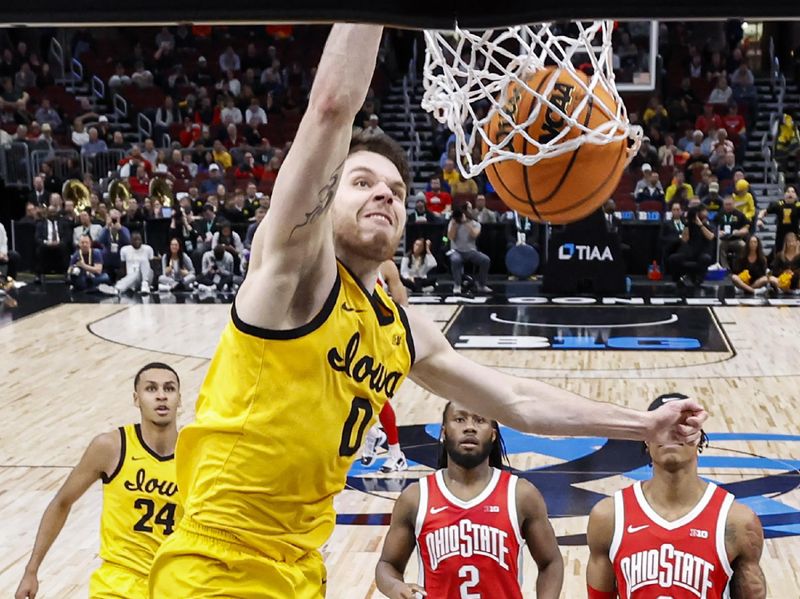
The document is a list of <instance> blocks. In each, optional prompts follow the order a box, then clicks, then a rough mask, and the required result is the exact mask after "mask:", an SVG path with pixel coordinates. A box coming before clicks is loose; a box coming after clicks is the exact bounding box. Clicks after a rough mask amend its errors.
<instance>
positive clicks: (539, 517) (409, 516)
mask: <svg viewBox="0 0 800 599" xmlns="http://www.w3.org/2000/svg"><path fill="white" fill-rule="evenodd" d="M439 450H440V458H439V468H440V469H439V470H437V471H436V472H435V473H434V474H431V475H429V476H427V477H425V478H423V479H420V481H419V482H418V483H414V484H413V485H411V486H409V487H407V488H406V489H405V491H403V492H402V493H401V494H400V497H399V498H398V500H397V503H396V504H395V507H394V512H393V513H392V523H391V526H390V527H389V533H388V534H387V536H386V542H385V543H384V545H383V553H382V555H381V559H380V561H379V562H378V566H377V568H376V569H375V578H376V582H377V585H378V589H379V590H380V591H381V592H382V593H383V594H384V595H386V596H387V597H389V599H414V596H415V595H414V594H415V593H417V592H420V593H423V594H427V596H428V597H431V599H433V598H434V597H435V598H436V599H462V598H463V597H474V598H476V599H477V598H480V597H492V599H522V590H521V587H522V571H521V568H522V549H523V544H527V545H528V550H529V551H530V553H531V556H533V559H534V560H535V561H536V565H537V566H538V567H539V577H538V578H537V581H536V596H537V597H538V598H539V599H557V597H558V595H559V593H560V592H561V583H562V581H563V579H564V562H563V560H562V558H561V553H560V552H559V550H558V543H557V542H556V537H555V534H554V533H553V528H552V526H550V521H549V520H548V519H547V506H545V503H544V499H543V498H542V496H541V494H540V493H539V491H537V490H536V488H535V487H534V486H533V485H532V484H530V483H529V482H528V481H526V480H519V479H518V478H517V477H516V476H514V475H512V474H510V473H509V472H508V471H506V470H503V466H504V465H503V458H504V457H505V456H504V453H505V451H504V447H503V441H502V438H501V436H500V429H499V428H498V426H497V423H496V422H494V421H491V420H487V419H485V418H483V417H482V416H479V415H478V414H474V413H472V412H470V411H469V410H467V409H465V408H462V407H461V406H459V405H458V404H451V403H448V404H447V406H445V409H444V414H443V416H442V435H441V439H440V448H439ZM415 546H416V547H418V550H419V558H420V580H419V584H409V583H406V582H404V580H403V572H404V571H405V569H406V565H407V564H408V558H409V557H411V552H412V551H413V550H414V547H415Z"/></svg>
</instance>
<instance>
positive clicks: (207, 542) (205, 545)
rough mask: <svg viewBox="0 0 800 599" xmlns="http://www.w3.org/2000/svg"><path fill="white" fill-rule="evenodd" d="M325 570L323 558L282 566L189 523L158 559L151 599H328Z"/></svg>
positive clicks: (152, 572) (232, 539) (229, 538)
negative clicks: (326, 595)
mask: <svg viewBox="0 0 800 599" xmlns="http://www.w3.org/2000/svg"><path fill="white" fill-rule="evenodd" d="M325 577H326V571H325V564H324V562H323V560H322V556H321V555H320V553H319V552H314V553H311V554H308V555H307V556H305V557H303V558H302V559H300V560H298V561H296V562H294V563H288V562H279V561H275V560H273V559H270V558H268V557H266V556H264V555H262V554H260V553H258V552H257V551H255V550H253V549H251V548H250V547H246V546H244V545H241V544H240V543H238V542H237V540H236V539H235V537H233V536H232V535H229V534H228V533H226V532H225V531H221V530H217V529H210V528H206V527H203V526H201V525H199V524H197V523H192V522H191V521H190V520H189V518H184V519H183V520H182V521H181V524H180V525H179V526H178V528H177V530H176V531H175V532H174V533H173V534H172V535H170V536H169V538H167V540H166V541H164V543H163V544H162V545H161V547H160V548H159V550H158V552H157V553H156V557H155V560H154V561H153V567H152V568H151V570H150V598H151V599H210V598H212V597H213V598H214V599H222V598H225V599H323V598H324V597H325V583H326V578H325Z"/></svg>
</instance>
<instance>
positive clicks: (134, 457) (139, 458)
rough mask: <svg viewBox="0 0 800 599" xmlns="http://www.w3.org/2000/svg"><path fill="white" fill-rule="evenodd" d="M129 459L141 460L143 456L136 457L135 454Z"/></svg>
mask: <svg viewBox="0 0 800 599" xmlns="http://www.w3.org/2000/svg"><path fill="white" fill-rule="evenodd" d="M131 459H132V460H133V461H134V462H136V461H137V460H143V459H144V458H143V457H138V458H137V457H136V456H133V457H131Z"/></svg>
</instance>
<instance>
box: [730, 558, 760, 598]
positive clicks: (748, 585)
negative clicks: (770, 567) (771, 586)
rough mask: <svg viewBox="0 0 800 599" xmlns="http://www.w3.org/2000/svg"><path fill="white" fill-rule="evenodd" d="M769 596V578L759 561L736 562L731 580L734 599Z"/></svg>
mask: <svg viewBox="0 0 800 599" xmlns="http://www.w3.org/2000/svg"><path fill="white" fill-rule="evenodd" d="M766 596H767V579H766V577H765V576H764V572H763V571H762V570H761V566H759V565H758V563H753V562H748V563H746V564H735V565H734V568H733V580H732V581H731V597H732V598H733V599H764V598H765V597H766Z"/></svg>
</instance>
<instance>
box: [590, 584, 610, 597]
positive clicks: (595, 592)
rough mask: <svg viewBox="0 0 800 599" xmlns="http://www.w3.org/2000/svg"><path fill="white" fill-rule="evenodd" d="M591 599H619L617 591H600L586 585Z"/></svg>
mask: <svg viewBox="0 0 800 599" xmlns="http://www.w3.org/2000/svg"><path fill="white" fill-rule="evenodd" d="M586 591H587V593H588V597H589V599H617V592H616V591H598V590H597V589H596V588H594V587H593V586H592V585H590V584H587V585H586Z"/></svg>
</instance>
